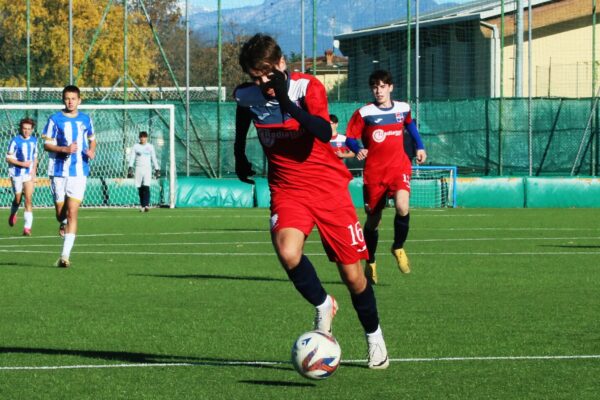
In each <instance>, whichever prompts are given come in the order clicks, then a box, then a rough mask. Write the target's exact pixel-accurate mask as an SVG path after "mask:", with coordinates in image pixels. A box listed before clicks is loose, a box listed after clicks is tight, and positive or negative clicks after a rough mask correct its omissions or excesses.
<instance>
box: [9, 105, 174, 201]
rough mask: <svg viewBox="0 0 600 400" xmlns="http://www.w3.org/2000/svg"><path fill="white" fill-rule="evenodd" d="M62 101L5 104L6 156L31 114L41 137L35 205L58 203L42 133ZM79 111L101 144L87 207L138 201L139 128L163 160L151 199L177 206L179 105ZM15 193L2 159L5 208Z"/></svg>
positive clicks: (100, 107) (92, 166) (97, 107)
mask: <svg viewBox="0 0 600 400" xmlns="http://www.w3.org/2000/svg"><path fill="white" fill-rule="evenodd" d="M62 108H63V106H62V105H60V104H0V145H1V146H2V150H3V152H4V154H6V150H7V149H8V143H9V142H10V140H11V138H12V137H13V136H15V135H17V134H18V132H19V121H20V120H21V119H22V118H26V117H28V118H32V119H33V120H34V121H35V122H36V127H35V131H34V135H35V136H36V137H37V138H38V174H37V181H36V185H35V192H34V194H33V203H34V206H36V207H50V206H53V205H54V202H53V199H52V194H51V192H50V181H49V179H48V154H47V153H46V152H45V151H44V145H43V141H42V139H41V132H42V130H43V128H44V126H45V124H46V122H47V120H48V117H49V116H50V115H52V114H53V113H55V112H57V111H58V110H61V109H62ZM79 109H80V110H82V111H83V112H85V113H87V114H89V115H90V116H91V118H92V122H93V124H94V131H95V134H96V140H97V142H98V147H97V148H96V157H95V158H94V159H93V160H92V161H90V171H91V172H90V176H89V177H88V183H87V188H86V192H85V199H84V202H83V204H82V206H84V207H131V206H137V205H139V196H138V191H137V189H136V187H135V184H134V182H133V179H128V178H127V169H128V160H129V155H130V151H131V148H132V147H133V145H134V144H135V143H137V142H138V141H139V139H138V135H139V132H140V131H146V132H148V142H149V143H152V144H153V145H154V148H155V150H156V156H157V158H158V162H159V164H160V171H161V178H160V179H153V181H152V185H151V187H150V201H151V204H152V205H153V206H163V205H164V206H169V207H174V206H175V148H174V146H175V143H174V137H175V106H174V105H173V104H127V105H123V104H85V105H81V106H80V107H79ZM12 199H13V193H12V187H11V182H10V178H9V177H8V163H6V162H2V163H0V206H1V207H9V206H10V204H11V203H12Z"/></svg>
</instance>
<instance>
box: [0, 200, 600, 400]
mask: <svg viewBox="0 0 600 400" xmlns="http://www.w3.org/2000/svg"><path fill="white" fill-rule="evenodd" d="M598 212H599V211H598V210H593V209H560V210H557V209H515V210H512V209H502V210H495V209H448V210H413V211H412V212H411V231H410V235H409V240H408V242H407V244H406V250H407V253H408V255H409V257H410V260H411V264H412V269H413V272H412V273H411V274H409V275H406V276H403V275H401V274H400V273H399V272H398V269H397V267H396V266H395V264H394V260H393V258H392V256H391V255H390V254H389V247H390V245H391V238H392V234H393V232H392V219H393V214H392V210H386V212H385V213H384V220H383V222H382V226H381V233H380V245H379V251H378V260H377V265H378V272H379V280H380V282H379V285H377V286H376V287H375V291H376V295H377V302H378V306H379V312H380V317H381V325H382V328H383V331H384V335H385V338H386V342H387V346H388V350H389V355H390V357H391V358H392V362H391V364H390V367H389V369H387V370H385V371H372V370H369V369H367V368H366V343H365V338H364V334H363V332H362V330H361V328H360V325H359V323H358V319H357V317H356V314H355V313H354V310H353V308H352V304H351V301H350V297H349V295H348V292H347V290H346V288H345V286H344V285H343V284H341V282H340V279H339V276H338V273H337V270H336V268H335V266H334V265H333V264H331V263H329V262H328V261H327V258H326V257H325V255H324V251H323V249H322V246H321V243H320V240H319V238H318V234H317V233H316V231H315V232H314V233H313V234H312V235H311V237H310V238H309V240H308V242H307V244H306V247H305V253H306V254H307V255H308V256H309V258H310V259H311V260H312V262H313V264H314V265H315V266H316V268H317V271H318V273H319V276H320V277H321V280H322V281H323V283H324V286H325V288H326V289H327V290H328V291H329V292H330V293H331V294H333V295H334V296H335V297H336V299H337V300H338V303H339V305H340V310H339V312H338V314H337V316H336V319H335V321H334V335H335V336H336V338H337V339H338V341H339V343H340V345H341V348H342V359H343V361H342V365H341V366H340V368H339V369H338V371H337V372H336V373H335V374H334V375H333V377H331V378H329V379H327V380H324V381H310V380H307V379H304V378H302V377H301V376H300V375H298V374H297V373H296V372H295V371H294V370H293V368H292V366H291V364H290V363H289V358H290V349H291V346H292V344H293V342H294V340H295V339H296V337H297V336H299V335H300V334H301V333H303V332H304V331H307V330H310V329H311V328H312V320H313V316H314V310H313V309H312V307H311V306H310V305H308V304H307V303H306V302H305V301H304V300H303V299H302V298H301V296H300V295H298V294H297V293H296V291H295V290H294V288H293V286H292V284H291V283H290V282H289V281H288V279H287V276H286V274H285V273H284V272H283V270H282V269H281V267H280V266H279V264H278V262H277V259H276V257H275V255H274V252H273V248H272V245H271V244H270V240H269V230H268V229H269V218H268V217H269V215H268V210H264V209H175V210H169V209H157V210H152V211H151V212H150V213H147V214H145V213H144V214H142V213H139V212H138V211H137V210H112V209H107V210H101V209H83V210H81V212H80V221H79V233H78V236H77V240H76V243H75V247H74V250H73V253H72V256H71V262H72V267H71V268H69V269H59V268H55V267H53V263H54V262H55V261H56V259H57V258H58V256H59V255H60V251H61V243H62V242H61V239H60V238H59V237H58V236H57V228H58V226H57V223H56V222H55V220H54V217H53V214H52V211H51V210H35V213H34V216H35V220H34V226H33V236H31V237H21V236H19V234H20V233H21V228H20V227H21V226H22V225H21V223H22V219H21V220H19V222H18V224H17V227H15V228H9V227H8V226H7V225H6V226H3V227H2V228H0V399H245V400H253V399H285V400H293V399H346V400H350V399H524V398H530V399H541V398H543V399H595V398H598V393H599V392H600V379H599V378H598V377H599V376H600V323H599V322H598V319H599V316H600V295H599V289H598V288H600V224H599V223H598V221H599V219H598ZM4 214H5V215H6V216H8V211H7V210H4ZM359 216H360V218H361V220H364V214H363V212H362V211H361V210H359ZM582 356H587V357H582Z"/></svg>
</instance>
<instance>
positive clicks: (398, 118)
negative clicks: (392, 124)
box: [396, 112, 404, 122]
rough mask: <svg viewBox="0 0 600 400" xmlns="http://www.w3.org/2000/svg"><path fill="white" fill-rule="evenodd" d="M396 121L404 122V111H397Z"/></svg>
mask: <svg viewBox="0 0 600 400" xmlns="http://www.w3.org/2000/svg"><path fill="white" fill-rule="evenodd" d="M396 121H397V122H402V121H404V113H401V112H397V113H396Z"/></svg>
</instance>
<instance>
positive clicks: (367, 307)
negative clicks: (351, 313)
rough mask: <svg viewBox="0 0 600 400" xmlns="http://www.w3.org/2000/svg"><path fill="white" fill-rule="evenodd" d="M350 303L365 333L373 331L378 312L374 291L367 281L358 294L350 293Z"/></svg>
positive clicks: (377, 321) (376, 324) (377, 323)
mask: <svg viewBox="0 0 600 400" xmlns="http://www.w3.org/2000/svg"><path fill="white" fill-rule="evenodd" d="M350 297H351V298H352V305H353V306H354V309H355V310H356V314H357V315H358V320H359V321H360V324H361V325H362V327H363V329H364V330H365V333H373V332H375V331H376V330H377V327H378V326H379V314H378V313H377V301H376V300H375V292H373V287H372V286H371V284H370V283H369V282H367V287H366V288H365V290H363V292H362V293H359V294H352V293H351V294H350Z"/></svg>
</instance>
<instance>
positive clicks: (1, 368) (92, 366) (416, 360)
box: [0, 354, 600, 371]
mask: <svg viewBox="0 0 600 400" xmlns="http://www.w3.org/2000/svg"><path fill="white" fill-rule="evenodd" d="M590 359H591V360H600V354H590V355H570V356H568V355H567V356H560V355H555V356H489V357H483V356H482V357H431V358H390V362H394V363H421V362H457V361H462V362H464V361H539V360H545V361H548V360H550V361H553V360H590ZM341 363H342V364H357V363H360V364H366V363H367V360H364V359H362V360H342V362H341ZM282 364H290V362H289V361H218V362H216V361H207V362H197V363H135V364H76V365H43V366H0V371H24V370H25V371H32V370H33V371H34V370H59V369H99V368H152V367H155V368H156V367H161V368H163V367H197V366H236V365H239V366H269V365H282Z"/></svg>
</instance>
